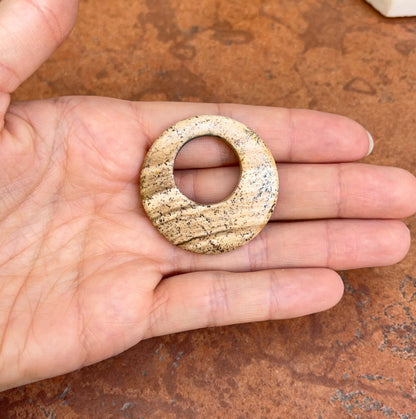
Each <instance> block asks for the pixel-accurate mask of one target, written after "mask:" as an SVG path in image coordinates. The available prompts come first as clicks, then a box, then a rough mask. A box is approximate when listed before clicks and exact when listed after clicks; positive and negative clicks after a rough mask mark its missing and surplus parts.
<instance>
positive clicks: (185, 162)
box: [133, 103, 370, 169]
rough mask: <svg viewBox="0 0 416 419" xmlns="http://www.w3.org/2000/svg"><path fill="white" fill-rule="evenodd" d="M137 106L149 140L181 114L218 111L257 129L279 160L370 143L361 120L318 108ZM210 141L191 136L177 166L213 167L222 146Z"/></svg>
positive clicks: (338, 157)
mask: <svg viewBox="0 0 416 419" xmlns="http://www.w3.org/2000/svg"><path fill="white" fill-rule="evenodd" d="M133 108H134V111H135V114H136V115H135V117H136V120H137V121H138V122H139V124H140V127H141V129H142V130H143V131H144V132H145V134H146V136H147V139H148V142H149V144H148V145H149V146H150V144H151V143H153V141H154V140H155V139H156V138H157V137H158V136H159V135H160V134H161V133H162V131H164V130H165V129H167V128H168V127H169V126H171V125H173V124H174V123H175V122H177V121H179V120H181V119H185V118H188V117H191V116H194V115H201V114H216V115H218V114H219V115H225V116H229V117H231V118H234V119H236V120H238V121H241V122H242V123H244V124H246V125H247V126H249V127H250V128H251V129H253V130H254V131H256V132H257V134H258V135H260V137H261V138H262V139H263V140H264V141H265V142H266V144H267V146H268V147H269V148H270V150H271V152H272V153H273V155H274V157H275V159H276V161H279V162H285V161H291V162H339V161H354V160H358V159H360V158H362V157H364V156H365V155H366V154H367V153H368V151H369V149H370V140H369V136H368V133H367V131H366V130H365V129H364V128H363V127H362V126H361V125H359V124H358V123H357V122H355V121H352V120H350V119H348V118H345V117H342V116H339V115H333V114H328V113H322V112H317V111H310V110H300V109H298V110H293V109H283V108H271V107H260V106H258V107H256V106H246V105H232V104H223V105H217V104H198V103H135V104H133ZM206 146H207V144H204V142H202V143H201V144H200V142H199V141H192V142H191V143H190V145H189V147H188V148H187V150H186V153H185V155H184V156H182V157H181V159H180V160H178V161H177V168H178V169H180V168H198V167H207V165H208V167H210V166H209V165H210V164H211V162H210V160H211V159H212V155H213V154H214V153H216V152H217V151H218V146H216V145H208V147H206ZM205 159H206V160H205ZM204 161H206V162H208V163H204Z"/></svg>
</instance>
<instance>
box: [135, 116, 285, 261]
mask: <svg viewBox="0 0 416 419" xmlns="http://www.w3.org/2000/svg"><path fill="white" fill-rule="evenodd" d="M205 135H211V136H216V137H219V138H222V139H224V140H225V141H226V142H227V143H228V144H229V145H230V146H231V147H232V149H233V150H234V151H235V152H236V154H237V156H238V158H239V161H240V170H241V175H240V181H239V183H238V185H237V187H236V188H235V190H234V191H233V192H232V193H231V195H230V196H229V197H227V198H226V199H225V200H224V201H222V202H218V203H213V204H206V205H202V204H198V203H196V202H194V201H192V200H190V199H189V198H187V197H186V196H185V195H183V194H182V193H181V192H180V191H179V189H178V188H177V186H176V184H175V179H174V175H173V168H174V164H175V159H176V156H177V155H178V153H179V151H180V149H181V148H182V147H183V146H184V145H185V144H186V143H187V142H188V141H190V140H192V139H194V138H197V137H202V136H205ZM140 191H141V196H142V203H143V207H144V209H145V211H146V213H147V215H148V216H149V218H150V220H151V221H152V223H153V224H154V225H155V227H156V228H157V229H158V230H159V232H160V233H161V234H162V235H163V236H165V237H166V238H167V239H168V240H169V241H170V242H171V243H173V244H175V245H177V246H179V247H182V248H183V249H186V250H189V251H192V252H196V253H205V254H216V253H224V252H229V251H231V250H234V249H236V248H238V247H240V246H242V245H244V244H245V243H247V242H248V241H250V240H251V239H253V238H254V237H255V236H256V235H257V234H258V233H260V231H261V230H262V229H263V227H264V226H265V225H266V224H267V221H269V218H270V216H271V214H272V212H273V210H274V207H275V205H276V200H277V193H278V177H277V169H276V164H275V162H274V159H273V156H272V154H271V153H270V151H269V150H268V149H267V147H266V145H265V144H264V143H263V141H262V139H261V138H260V137H259V136H258V135H257V134H256V133H255V132H254V131H252V130H251V129H250V128H248V127H246V126H245V125H244V124H242V123H241V122H238V121H235V120H233V119H231V118H226V117H224V116H217V115H199V116H196V117H193V118H189V119H186V120H184V121H180V122H178V123H176V124H175V125H174V126H172V127H170V128H168V129H167V130H166V131H165V132H164V133H163V134H162V135H161V136H160V137H159V138H158V139H157V140H156V141H155V142H154V143H153V145H152V147H151V148H150V150H149V151H148V153H147V155H146V159H145V161H144V164H143V167H142V171H141V177H140Z"/></svg>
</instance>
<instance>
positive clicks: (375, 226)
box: [166, 220, 410, 274]
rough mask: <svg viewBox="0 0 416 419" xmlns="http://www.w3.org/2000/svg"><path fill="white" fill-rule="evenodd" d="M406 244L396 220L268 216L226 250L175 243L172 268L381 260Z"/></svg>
mask: <svg viewBox="0 0 416 419" xmlns="http://www.w3.org/2000/svg"><path fill="white" fill-rule="evenodd" d="M409 246H410V233H409V230H408V228H407V227H406V225H405V224H404V223H402V222H400V221H396V220H326V221H303V222H274V223H269V224H268V225H267V226H266V227H265V228H264V229H263V231H262V232H261V233H260V234H259V235H258V236H257V237H256V238H255V239H254V240H252V241H251V242H249V243H248V244H246V245H245V246H242V247H240V248H239V249H237V250H235V251H233V252H230V253H223V254H221V255H216V256H212V255H198V254H193V253H190V252H186V251H183V250H180V249H178V250H177V251H176V252H177V254H176V257H175V258H172V260H173V263H174V266H172V271H173V272H175V273H178V272H191V271H198V270H199V271H201V270H214V269H219V270H227V271H238V272H241V271H257V270H261V269H275V268H296V267H300V268H314V267H327V268H331V269H335V270H342V269H356V268H364V267H374V266H386V265H392V264H395V263H397V262H399V261H400V260H402V259H403V258H404V256H405V255H406V253H407V252H408V250H409ZM166 274H168V272H167V273H166Z"/></svg>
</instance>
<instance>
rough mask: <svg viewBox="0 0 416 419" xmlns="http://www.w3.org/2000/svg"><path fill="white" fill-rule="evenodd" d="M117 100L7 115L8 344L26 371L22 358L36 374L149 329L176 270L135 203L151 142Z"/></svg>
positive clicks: (114, 349)
mask: <svg viewBox="0 0 416 419" xmlns="http://www.w3.org/2000/svg"><path fill="white" fill-rule="evenodd" d="M114 102H115V103H113V102H112V101H105V100H98V99H97V100H94V99H86V100H82V99H72V100H71V99H68V100H63V99H62V100H57V101H53V102H45V103H39V102H35V103H28V104H21V105H19V106H15V107H12V108H11V109H10V113H9V115H8V116H7V117H6V125H7V126H8V128H9V132H8V133H6V134H5V136H4V138H3V140H2V143H0V154H1V155H3V156H6V157H7V158H8V159H10V161H12V162H15V164H13V165H6V167H5V169H6V170H5V172H3V173H2V178H1V183H0V189H1V190H2V191H3V192H2V196H3V197H4V199H2V200H1V206H0V220H1V228H2V232H3V235H2V238H1V244H0V248H1V249H2V252H1V256H0V259H1V260H0V266H1V273H0V281H1V283H2V293H3V294H4V293H6V294H7V295H9V296H10V298H9V300H8V302H7V304H3V305H2V309H1V311H2V312H1V313H0V314H1V316H0V317H1V319H2V320H3V322H5V324H4V323H3V324H2V330H4V331H5V332H4V334H3V343H2V348H3V352H4V353H6V354H7V353H10V354H13V353H14V352H15V351H16V350H18V351H19V352H21V358H20V364H21V366H23V367H25V368H26V367H27V361H28V360H26V359H25V357H26V356H30V357H32V359H33V357H34V359H37V360H38V361H39V360H43V362H44V363H45V365H43V366H41V365H39V364H37V365H36V369H39V370H49V371H54V369H55V368H56V366H57V365H67V367H69V368H77V367H78V366H80V365H83V364H85V363H91V362H94V361H96V360H99V359H102V358H104V357H106V356H110V355H112V354H114V353H118V352H120V351H121V350H122V349H125V348H127V347H129V346H131V345H132V344H133V343H134V342H136V341H138V340H140V339H141V338H142V337H143V336H144V335H146V334H149V314H150V312H151V309H152V304H153V292H154V289H155V287H156V285H157V284H158V282H159V281H160V279H161V278H162V275H163V273H164V272H163V269H165V270H168V269H171V267H170V266H169V265H170V263H169V262H168V260H169V259H170V258H171V256H172V255H171V254H172V251H171V250H170V246H169V245H167V243H165V241H164V240H163V239H162V238H161V237H160V236H159V234H157V233H156V232H155V231H154V229H153V228H152V227H151V225H150V224H149V222H148V220H147V219H146V218H145V216H144V214H143V211H142V209H141V207H140V204H139V199H138V183H137V177H138V173H139V168H140V166H141V162H142V160H143V157H144V154H145V151H146V147H145V146H146V144H147V143H148V139H147V138H146V136H145V133H144V132H143V131H141V130H140V128H141V127H140V126H139V123H138V122H137V119H134V115H133V109H132V108H129V107H128V106H126V105H125V106H122V105H120V103H118V106H116V101H114ZM120 107H121V108H126V109H124V110H126V111H127V112H125V113H124V115H123V116H121V115H120V113H119V112H117V110H118V109H119V108H120ZM129 110H130V112H129ZM17 208H18V210H17ZM12 209H13V210H14V211H12V212H11V210H12ZM22 267H23V270H22ZM16 273H18V275H16ZM11 277H12V278H13V280H10V278H11ZM6 278H7V279H8V280H7V282H6V281H5V279H6ZM27 348H30V351H28V352H26V349H27ZM29 354H30V355H29ZM58 357H59V359H58Z"/></svg>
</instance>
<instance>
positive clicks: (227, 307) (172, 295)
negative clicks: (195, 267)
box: [146, 269, 343, 337]
mask: <svg viewBox="0 0 416 419" xmlns="http://www.w3.org/2000/svg"><path fill="white" fill-rule="evenodd" d="M342 293H343V283H342V281H341V279H340V277H339V276H338V275H337V274H336V273H335V272H334V271H331V270H328V269H288V270H269V271H261V272H250V273H247V272H244V273H230V272H199V273H195V274H185V275H179V276H175V277H171V278H168V279H166V280H164V281H162V282H161V283H160V285H159V286H158V288H156V290H155V294H154V303H153V308H152V312H151V315H150V317H149V327H148V331H147V334H146V337H151V336H158V335H163V334H166V333H173V332H179V331H183V330H190V329H197V328H202V327H209V326H222V325H228V324H236V323H247V322H254V321H262V320H274V319H287V318H292V317H298V316H303V315H306V314H311V313H315V312H318V311H322V310H327V309H329V308H330V307H332V306H334V305H335V304H336V303H337V302H338V301H339V300H340V299H341V297H342Z"/></svg>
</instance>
